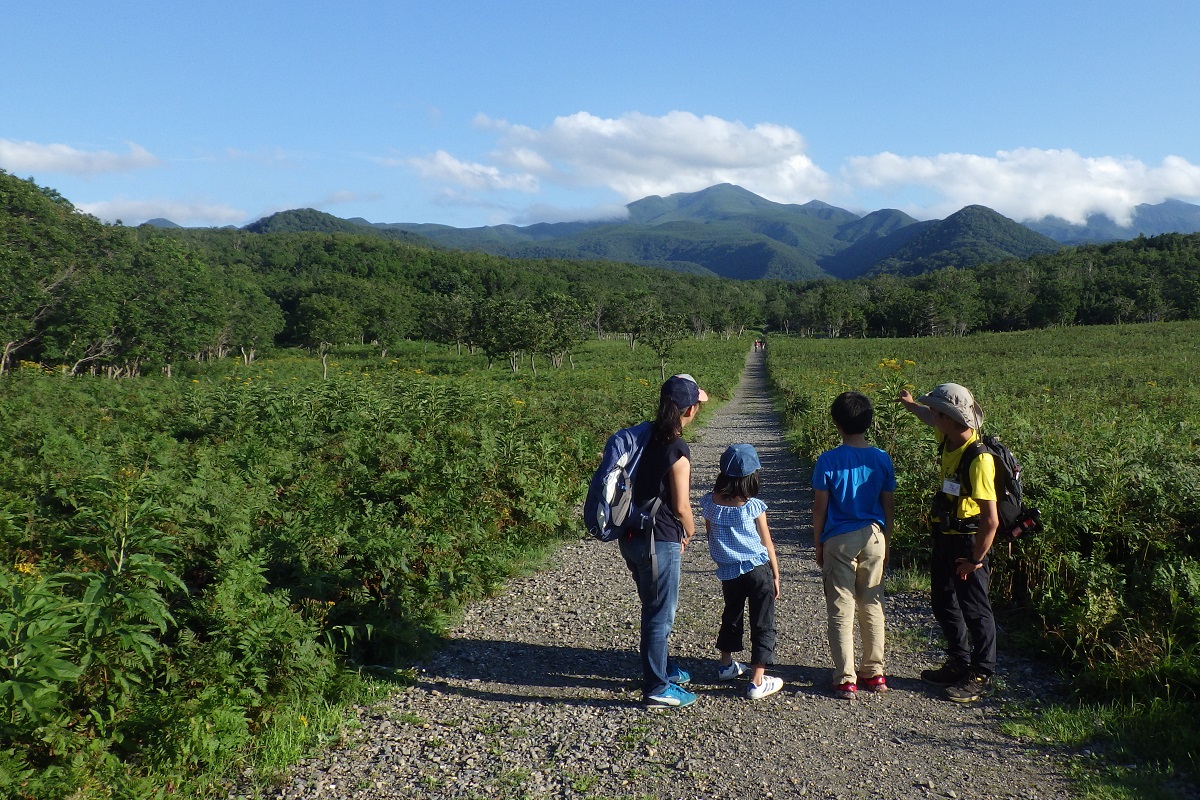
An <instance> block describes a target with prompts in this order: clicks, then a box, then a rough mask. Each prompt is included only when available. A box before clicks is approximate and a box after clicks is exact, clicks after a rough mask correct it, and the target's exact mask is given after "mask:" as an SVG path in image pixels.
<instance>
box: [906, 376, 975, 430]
mask: <svg viewBox="0 0 1200 800" xmlns="http://www.w3.org/2000/svg"><path fill="white" fill-rule="evenodd" d="M917 402H918V403H921V404H922V405H927V406H929V407H930V408H932V409H935V410H937V411H940V412H942V413H943V414H945V415H946V416H947V417H950V418H951V419H954V420H957V421H958V422H959V423H961V424H963V425H966V426H967V427H968V428H974V429H975V430H979V429H980V428H981V427H983V409H982V408H980V407H979V403H976V402H975V396H974V395H972V394H971V391H970V390H969V389H967V387H965V386H959V385H958V384H957V383H942V384H939V385H937V386H935V387H933V389H932V390H931V391H930V392H929V393H928V394H924V395H921V396H920V397H918V398H917Z"/></svg>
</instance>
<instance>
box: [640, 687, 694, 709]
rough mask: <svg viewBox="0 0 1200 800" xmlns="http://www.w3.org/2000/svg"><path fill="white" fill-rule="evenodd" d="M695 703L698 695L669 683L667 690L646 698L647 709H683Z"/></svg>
mask: <svg viewBox="0 0 1200 800" xmlns="http://www.w3.org/2000/svg"><path fill="white" fill-rule="evenodd" d="M694 702H696V695H694V694H692V693H691V692H689V691H688V690H687V689H683V688H681V687H679V686H676V685H675V684H673V683H668V684H667V688H666V689H663V690H662V691H661V692H659V693H658V694H652V695H650V696H649V697H647V698H646V708H683V707H684V706H690V705H691V704H692V703H694Z"/></svg>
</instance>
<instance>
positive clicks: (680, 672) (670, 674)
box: [667, 664, 692, 686]
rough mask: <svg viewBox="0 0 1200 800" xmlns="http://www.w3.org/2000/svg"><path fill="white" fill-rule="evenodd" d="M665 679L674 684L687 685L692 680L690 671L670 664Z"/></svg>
mask: <svg viewBox="0 0 1200 800" xmlns="http://www.w3.org/2000/svg"><path fill="white" fill-rule="evenodd" d="M667 680H668V681H670V682H671V683H673V684H675V685H676V686H687V685H688V684H689V683H691V681H692V673H690V672H688V671H687V670H686V669H680V668H679V667H677V666H675V665H674V664H672V665H671V668H670V669H669V670H667Z"/></svg>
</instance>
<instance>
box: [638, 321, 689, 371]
mask: <svg viewBox="0 0 1200 800" xmlns="http://www.w3.org/2000/svg"><path fill="white" fill-rule="evenodd" d="M686 332H687V322H686V320H684V319H683V318H682V317H679V316H676V315H674V314H665V313H663V311H662V310H661V309H655V310H653V311H652V312H651V313H650V314H649V315H648V316H647V319H646V325H645V329H644V330H643V332H642V341H643V342H645V344H646V346H647V347H649V348H650V349H651V350H653V351H654V354H655V355H656V356H658V369H659V372H660V373H661V374H662V380H664V381H665V380H666V379H667V359H668V358H669V357H670V355H671V351H672V350H673V349H674V348H675V343H676V342H678V341H679V340H680V339H682V338H683V337H684V336H685V335H687V334H686Z"/></svg>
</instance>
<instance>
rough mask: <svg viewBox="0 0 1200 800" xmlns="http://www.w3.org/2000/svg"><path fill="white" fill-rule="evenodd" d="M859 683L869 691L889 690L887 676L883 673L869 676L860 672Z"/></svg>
mask: <svg viewBox="0 0 1200 800" xmlns="http://www.w3.org/2000/svg"><path fill="white" fill-rule="evenodd" d="M858 685H859V686H861V687H862V688H863V689H865V690H866V691H868V692H876V693H879V692H886V691H887V690H888V685H887V678H885V677H883V676H882V675H875V676H873V677H870V678H867V677H865V676H863V675H862V674H860V675H859V676H858Z"/></svg>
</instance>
